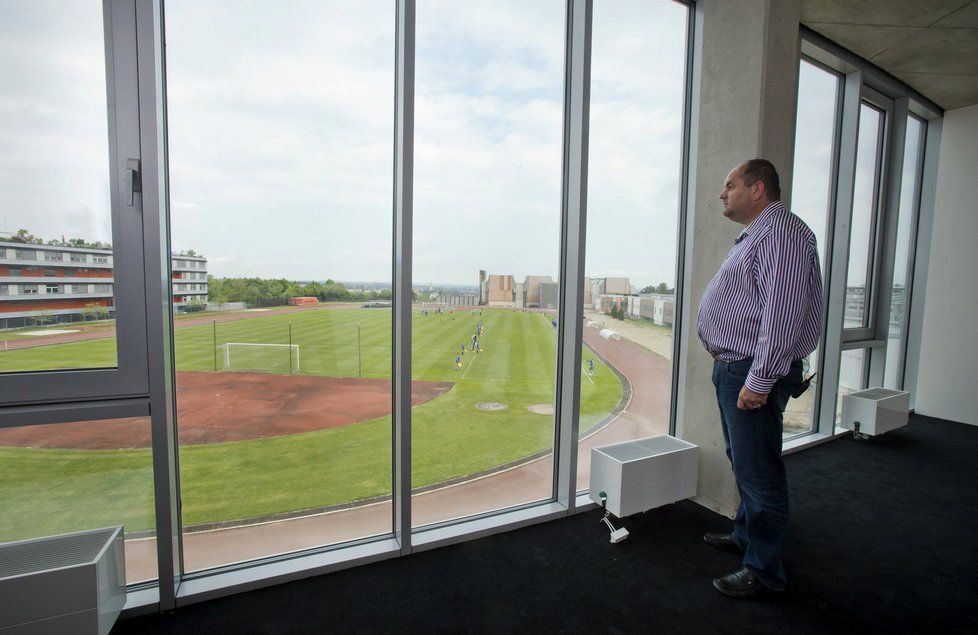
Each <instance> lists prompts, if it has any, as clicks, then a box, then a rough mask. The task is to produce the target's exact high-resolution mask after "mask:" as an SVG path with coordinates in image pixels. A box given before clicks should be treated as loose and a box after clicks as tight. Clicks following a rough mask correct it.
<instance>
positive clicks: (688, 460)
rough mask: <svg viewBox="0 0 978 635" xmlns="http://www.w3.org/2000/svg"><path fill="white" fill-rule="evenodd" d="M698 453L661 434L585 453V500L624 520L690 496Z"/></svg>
mask: <svg viewBox="0 0 978 635" xmlns="http://www.w3.org/2000/svg"><path fill="white" fill-rule="evenodd" d="M698 451H699V448H698V447H697V446H695V445H693V444H692V443H689V442H687V441H683V440H682V439H677V438H676V437H671V436H669V435H667V434H663V435H659V436H655V437H648V438H645V439H637V440H635V441H626V442H624V443H615V444H612V445H605V446H602V447H599V448H591V488H590V495H591V500H593V501H594V502H596V503H597V504H598V505H600V504H601V492H605V494H607V497H608V503H607V505H608V511H610V512H611V513H612V514H614V515H615V516H617V517H618V518H624V517H625V516H629V515H631V514H636V513H638V512H644V511H646V510H649V509H652V508H654V507H660V506H662V505H668V504H669V503H675V502H676V501H680V500H683V499H684V498H690V497H691V496H696V475H697V471H698V469H699V455H698V454H697V453H698Z"/></svg>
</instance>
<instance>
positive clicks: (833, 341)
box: [816, 71, 862, 434]
mask: <svg viewBox="0 0 978 635" xmlns="http://www.w3.org/2000/svg"><path fill="white" fill-rule="evenodd" d="M843 82H844V87H843V92H842V120H841V125H840V130H839V136H838V141H839V158H838V166H839V167H838V171H837V174H836V179H835V206H834V214H833V218H832V231H831V233H830V234H829V237H830V241H831V250H830V251H829V253H830V256H829V258H828V260H829V262H828V263H827V264H826V284H825V290H824V292H823V298H824V304H825V306H826V310H825V328H824V335H823V342H824V349H823V351H822V360H821V368H822V374H821V379H820V384H821V386H820V391H819V405H818V413H819V414H818V425H817V426H816V431H817V432H819V433H823V434H832V433H833V432H834V430H835V401H836V397H837V394H838V387H839V365H840V364H841V362H842V348H841V344H842V338H843V328H842V326H843V323H844V321H845V305H846V277H847V275H848V263H849V240H850V236H851V234H852V231H851V228H852V202H853V194H854V189H855V175H856V146H857V142H858V131H859V108H860V88H861V84H862V77H861V73H860V72H859V71H856V72H853V73H850V74H848V75H846V76H845V78H844V80H843Z"/></svg>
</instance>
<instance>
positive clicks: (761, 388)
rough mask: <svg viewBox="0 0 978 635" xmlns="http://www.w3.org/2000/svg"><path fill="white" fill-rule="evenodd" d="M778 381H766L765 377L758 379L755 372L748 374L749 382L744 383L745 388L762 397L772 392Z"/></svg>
mask: <svg viewBox="0 0 978 635" xmlns="http://www.w3.org/2000/svg"><path fill="white" fill-rule="evenodd" d="M776 381H777V380H776V379H765V378H764V377H758V376H757V375H755V374H754V372H753V371H751V372H749V373H747V380H746V381H745V382H744V386H745V387H746V388H747V389H748V390H753V391H754V392H756V393H759V394H761V395H766V394H768V393H769V392H771V388H772V387H773V386H774V384H775V382H776Z"/></svg>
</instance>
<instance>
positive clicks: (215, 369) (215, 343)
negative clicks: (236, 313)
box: [212, 320, 217, 372]
mask: <svg viewBox="0 0 978 635" xmlns="http://www.w3.org/2000/svg"><path fill="white" fill-rule="evenodd" d="M213 324H214V328H213V331H212V332H213V333H214V336H213V337H214V372H217V320H213Z"/></svg>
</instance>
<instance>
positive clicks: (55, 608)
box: [0, 527, 126, 635]
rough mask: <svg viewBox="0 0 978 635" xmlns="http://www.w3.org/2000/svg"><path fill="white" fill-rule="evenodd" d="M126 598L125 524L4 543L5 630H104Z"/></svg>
mask: <svg viewBox="0 0 978 635" xmlns="http://www.w3.org/2000/svg"><path fill="white" fill-rule="evenodd" d="M125 603H126V554H125V544H124V535H123V529H122V527H109V528H106V529H93V530H91V531H79V532H76V533H73V534H64V535H60V536H50V537H46V538H37V539H34V540H21V541H19V542H7V543H3V544H0V634H2V635H14V634H16V635H27V634H31V635H34V634H46V633H99V634H100V635H105V634H106V633H108V632H109V631H110V630H111V629H112V625H113V624H114V623H115V620H116V618H117V617H118V616H119V613H120V612H121V611H122V607H123V606H124V605H125Z"/></svg>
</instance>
